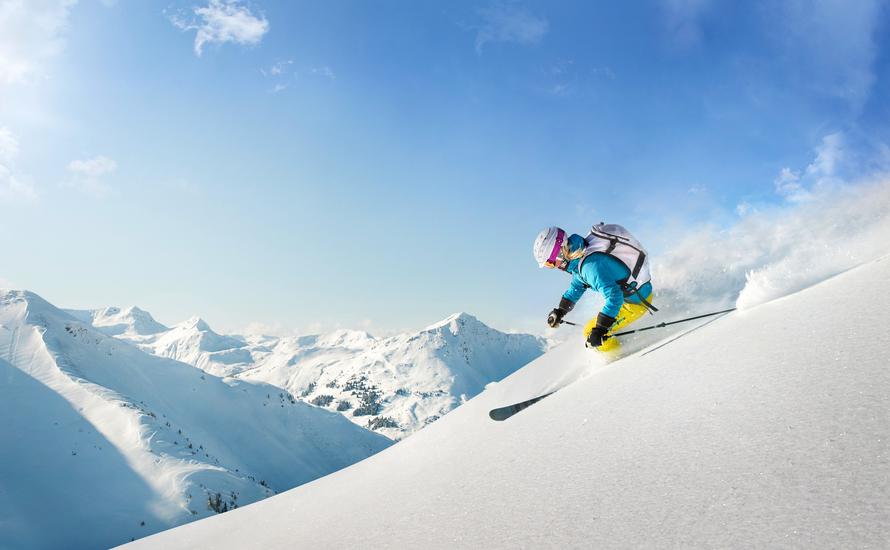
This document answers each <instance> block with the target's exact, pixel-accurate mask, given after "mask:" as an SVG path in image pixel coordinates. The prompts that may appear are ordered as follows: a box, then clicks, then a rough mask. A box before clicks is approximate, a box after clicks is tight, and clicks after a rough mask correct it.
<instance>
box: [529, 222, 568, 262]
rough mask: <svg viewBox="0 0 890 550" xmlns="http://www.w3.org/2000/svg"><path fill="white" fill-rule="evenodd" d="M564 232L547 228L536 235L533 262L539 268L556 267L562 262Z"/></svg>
mask: <svg viewBox="0 0 890 550" xmlns="http://www.w3.org/2000/svg"><path fill="white" fill-rule="evenodd" d="M566 237H567V235H566V232H565V231H563V230H562V229H560V228H558V227H548V228H547V229H545V230H543V231H541V232H540V233H538V238H537V239H535V247H534V254H535V260H536V261H537V262H538V265H539V266H540V267H558V266H559V265H560V264H561V263H562V262H561V261H560V260H564V259H565V258H563V257H562V256H563V245H564V244H566Z"/></svg>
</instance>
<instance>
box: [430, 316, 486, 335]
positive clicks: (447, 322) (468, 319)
mask: <svg viewBox="0 0 890 550" xmlns="http://www.w3.org/2000/svg"><path fill="white" fill-rule="evenodd" d="M468 326H469V327H476V328H478V327H482V328H486V329H489V330H494V329H492V328H491V327H489V326H488V325H486V324H485V323H483V322H482V321H480V320H479V319H477V318H476V317H474V316H472V315H470V314H469V313H465V312H463V311H461V312H458V313H453V314H451V315H449V316H448V317H446V318H445V319H443V320H441V321H439V322H438V323H435V324H432V325H430V326H428V327H426V328H425V329H423V331H422V332H432V331H436V330H440V329H444V328H448V329H450V330H451V332H452V333H453V334H457V333H458V332H459V331H460V330H461V329H462V328H464V327H468Z"/></svg>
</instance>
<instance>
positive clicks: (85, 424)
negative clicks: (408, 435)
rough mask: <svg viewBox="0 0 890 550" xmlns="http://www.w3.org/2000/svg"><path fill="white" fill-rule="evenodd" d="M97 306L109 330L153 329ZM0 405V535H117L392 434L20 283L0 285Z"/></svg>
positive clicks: (246, 495)
mask: <svg viewBox="0 0 890 550" xmlns="http://www.w3.org/2000/svg"><path fill="white" fill-rule="evenodd" d="M107 313H108V314H107V315H102V316H100V317H101V319H105V320H107V321H108V322H107V323H106V324H105V325H104V326H108V327H109V330H110V331H111V332H112V333H115V334H118V333H121V332H127V331H131V332H132V333H133V334H136V333H138V332H139V331H143V332H145V331H146V330H147V331H151V330H155V329H157V328H158V327H153V326H152V325H151V323H145V324H141V325H140V324H138V323H137V324H135V325H130V324H128V323H127V322H122V323H121V322H117V321H120V319H117V320H115V319H114V317H118V316H119V314H120V312H111V311H108V312H107ZM132 313H133V311H130V312H129V313H128V314H127V315H125V317H126V316H130V317H131V316H132ZM137 316H139V315H138V314H137ZM80 317H81V318H83V316H80ZM149 318H150V317H149ZM90 319H91V322H96V318H94V317H92V316H90ZM143 320H145V318H144V317H143ZM120 325H126V326H125V327H124V328H120ZM160 328H161V329H163V328H164V327H160ZM0 418H2V419H3V422H2V423H0V440H2V441H3V442H4V443H3V445H2V446H0V466H2V483H0V548H31V547H58V548H63V547H64V548H97V547H103V546H108V545H113V544H120V543H122V542H125V541H127V540H130V539H131V538H138V537H142V536H145V535H147V534H150V533H152V532H157V531H159V530H162V529H166V528H169V527H171V526H173V525H178V524H181V523H184V522H187V521H192V520H194V519H198V518H200V517H203V516H207V515H212V514H214V513H215V511H212V510H210V509H209V508H208V499H209V498H211V497H213V498H214V499H215V502H214V507H215V508H216V509H217V510H216V511H220V510H221V509H223V508H225V507H229V508H231V507H233V506H236V505H243V504H247V503H250V502H253V501H256V500H258V499H261V498H265V497H266V496H268V495H270V494H273V493H274V492H275V491H280V490H284V489H288V488H291V487H294V486H296V485H299V484H301V483H305V482H307V481H310V480H312V479H316V478H318V477H320V476H323V475H325V474H328V473H330V472H332V471H335V470H337V469H339V468H342V467H345V466H347V465H350V464H352V463H354V462H356V461H358V460H361V459H363V458H365V457H367V456H369V455H371V454H373V453H375V452H377V451H379V450H381V449H383V448H385V447H387V446H388V445H389V444H390V441H389V440H387V439H386V438H384V437H382V436H379V435H377V434H373V433H371V432H368V431H366V430H362V429H360V428H357V427H356V426H355V425H353V424H352V423H350V422H347V421H346V420H344V419H343V418H342V417H341V416H340V415H337V414H334V413H330V412H328V411H324V410H321V409H318V408H316V407H310V406H308V405H305V404H303V403H299V402H292V401H290V400H288V399H287V398H286V396H285V395H284V394H283V393H282V392H281V391H280V390H279V389H278V388H275V387H273V386H269V385H265V384H254V383H248V382H244V381H237V380H228V381H223V380H221V379H219V378H216V377H214V376H211V375H209V374H206V373H204V372H203V371H201V370H198V369H196V368H194V367H192V366H190V365H187V364H184V363H181V362H177V361H173V360H170V359H163V358H159V357H155V356H152V355H149V354H146V353H144V352H142V351H140V350H138V349H137V348H135V347H134V346H132V345H130V344H128V343H126V342H122V341H120V340H118V339H115V338H112V337H110V336H107V335H105V334H102V333H101V332H98V331H97V330H95V329H94V328H92V327H91V326H90V325H88V324H86V323H85V322H83V321H81V320H79V319H78V318H77V317H75V316H72V315H69V314H67V313H65V312H63V311H61V310H59V309H57V308H55V307H54V306H52V305H51V304H49V303H48V302H46V301H44V300H43V299H42V298H40V297H39V296H37V295H35V294H32V293H29V292H23V291H0Z"/></svg>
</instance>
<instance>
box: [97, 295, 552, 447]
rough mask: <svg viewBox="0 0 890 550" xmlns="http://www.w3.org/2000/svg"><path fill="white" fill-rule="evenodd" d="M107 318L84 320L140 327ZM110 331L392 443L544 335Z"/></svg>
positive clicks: (540, 345) (523, 355)
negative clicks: (266, 387) (275, 392)
mask: <svg viewBox="0 0 890 550" xmlns="http://www.w3.org/2000/svg"><path fill="white" fill-rule="evenodd" d="M111 310H112V311H120V310H118V309H117V308H111ZM104 311H106V310H96V311H95V312H92V313H91V316H92V319H93V322H94V324H95V323H96V320H99V321H100V322H103V323H105V324H103V325H98V324H96V326H97V328H99V330H102V331H105V328H103V327H105V326H108V325H111V326H114V327H123V326H126V327H129V326H136V325H137V324H139V321H138V319H135V318H130V317H127V316H126V315H125V314H123V313H122V314H120V315H118V316H117V317H115V318H114V321H113V322H112V321H106V319H108V318H109V315H107V314H104V313H103V312H104ZM124 311H125V312H132V311H141V310H138V308H129V309H128V310H124ZM113 334H114V335H115V336H117V337H119V338H122V339H124V340H126V341H129V342H131V343H133V344H135V345H137V346H138V347H139V348H140V349H142V350H143V351H146V352H148V353H152V354H154V355H158V356H161V357H169V358H171V359H176V360H178V361H183V362H186V363H189V364H191V365H194V366H196V367H198V368H200V369H202V370H204V371H206V372H208V373H211V374H214V375H217V376H234V377H237V378H241V379H244V380H251V381H258V382H267V383H269V384H274V385H275V386H277V387H279V388H282V389H283V390H285V391H287V392H288V393H289V394H290V395H292V396H294V398H296V399H299V400H302V401H305V402H307V403H311V404H313V405H315V406H318V407H322V408H325V409H328V410H330V411H335V412H339V413H341V414H342V415H343V416H345V417H346V418H348V419H349V420H351V421H353V422H354V423H356V424H358V425H359V426H362V427H365V428H370V429H373V430H375V431H378V432H380V433H382V434H384V435H386V436H388V437H390V438H394V439H398V438H401V437H404V436H406V435H408V434H411V433H413V432H415V431H417V430H418V429H420V428H422V427H424V426H426V425H428V424H430V423H431V422H434V421H436V420H437V419H439V418H440V417H441V416H443V415H444V414H446V413H447V412H449V411H450V410H452V409H454V408H455V407H456V406H458V405H460V404H461V403H462V402H464V401H465V400H467V399H469V398H470V397H473V396H475V395H476V394H478V393H479V392H481V391H482V389H483V388H484V387H485V384H487V383H489V382H491V381H495V380H500V379H502V378H504V377H505V376H507V375H509V374H511V373H512V372H514V371H515V370H516V369H518V368H519V367H521V366H523V365H525V364H526V363H528V362H529V361H531V360H533V359H535V358H537V357H538V356H540V355H541V354H542V353H543V352H544V350H545V349H546V348H547V342H546V341H545V340H544V339H542V338H538V337H534V336H531V335H526V334H505V333H503V332H500V331H497V330H494V329H492V328H490V327H488V326H486V325H485V324H484V323H482V322H480V321H479V320H478V319H476V318H475V317H473V316H472V315H468V314H466V313H459V314H455V315H452V316H451V317H449V318H447V319H445V320H443V321H441V322H439V323H436V324H434V325H432V326H430V327H427V328H425V329H424V330H422V331H419V332H417V333H413V334H402V335H397V336H393V337H389V338H375V337H373V336H371V335H370V334H368V333H366V332H361V331H351V330H338V331H335V332H332V333H329V334H322V335H312V336H296V337H285V338H274V337H268V336H260V337H257V336H253V337H247V338H240V337H232V336H223V335H220V334H217V333H216V332H214V331H213V330H212V329H211V328H210V327H209V326H208V325H207V323H206V322H204V321H203V320H201V319H199V318H197V317H196V318H193V319H190V320H188V321H186V322H184V323H180V324H178V325H176V326H174V327H173V328H171V329H167V330H163V331H155V332H148V331H144V330H143V331H139V330H116V331H115V332H114V333H113Z"/></svg>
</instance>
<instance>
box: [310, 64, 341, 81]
mask: <svg viewBox="0 0 890 550" xmlns="http://www.w3.org/2000/svg"><path fill="white" fill-rule="evenodd" d="M311 71H312V74H314V75H318V76H323V77H325V78H327V79H329V80H335V79H336V78H337V75H335V74H334V71H333V69H331V68H330V67H328V66H324V67H312V70H311Z"/></svg>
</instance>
